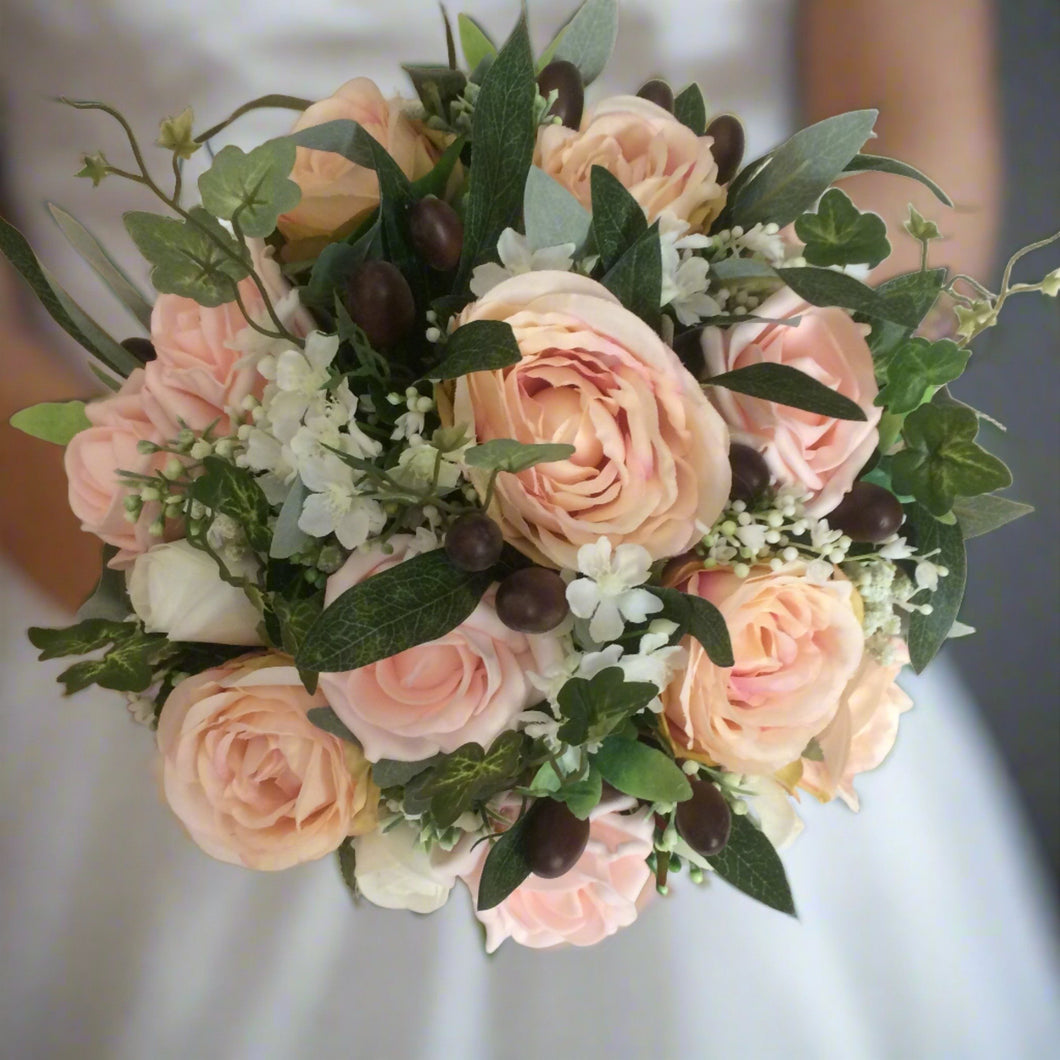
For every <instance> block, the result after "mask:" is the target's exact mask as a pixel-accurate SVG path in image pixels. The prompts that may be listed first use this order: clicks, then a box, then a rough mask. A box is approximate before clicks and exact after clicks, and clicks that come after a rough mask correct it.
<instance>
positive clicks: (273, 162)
mask: <svg viewBox="0 0 1060 1060" xmlns="http://www.w3.org/2000/svg"><path fill="white" fill-rule="evenodd" d="M295 154H296V148H295V146H294V144H293V143H291V142H290V141H289V140H286V139H278V140H269V141H268V142H267V143H263V144H261V145H260V146H259V147H255V148H254V149H253V150H252V151H251V152H250V153H249V154H248V153H247V152H245V151H243V150H241V149H240V148H238V147H236V146H235V145H234V144H229V145H228V146H227V147H223V148H222V149H221V150H220V151H219V152H218V154H217V155H216V156H215V157H214V160H213V164H212V165H211V166H210V168H209V169H208V170H207V171H206V172H205V173H203V174H202V176H200V177H199V194H200V195H201V196H202V205H203V207H204V208H205V209H207V210H209V212H210V213H212V214H213V215H214V217H220V218H222V219H224V220H226V221H233V223H234V224H238V225H239V227H240V228H241V229H242V231H243V233H244V234H245V235H248V236H260V237H264V236H267V235H270V234H271V233H272V232H273V230H274V229H275V228H276V220H277V218H278V217H279V216H280V214H282V213H286V212H287V211H288V210H293V209H294V208H295V207H296V206H297V205H298V203H299V201H300V200H301V198H302V190H301V188H299V187H298V185H297V184H296V183H295V182H294V181H293V180H291V179H290V176H289V174H290V172H291V170H292V168H293V167H294V160H295Z"/></svg>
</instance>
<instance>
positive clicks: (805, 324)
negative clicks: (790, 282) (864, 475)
mask: <svg viewBox="0 0 1060 1060" xmlns="http://www.w3.org/2000/svg"><path fill="white" fill-rule="evenodd" d="M755 313H756V314H757V315H758V316H763V317H771V318H773V319H776V320H785V319H788V318H789V317H795V316H798V317H800V318H801V319H800V320H799V323H797V324H762V323H749V324H738V325H736V327H733V328H729V329H728V330H727V331H722V330H721V329H719V328H704V329H703V336H702V345H703V354H704V358H705V360H706V366H707V370H708V372H709V373H710V375H720V374H721V373H722V372H731V371H733V370H735V369H737V368H746V367H747V366H748V365H751V364H763V363H767V364H786V365H788V366H789V367H791V368H798V369H799V370H800V371H802V372H805V373H806V374H807V375H810V376H812V377H813V378H814V379H816V380H818V381H819V382H822V383H824V384H825V385H826V386H828V387H830V388H831V389H832V390H835V391H837V392H838V393H840V394H842V395H843V396H844V397H848V398H850V399H851V401H854V402H855V403H856V404H858V405H859V406H860V407H861V408H862V409H863V410H864V412H865V417H866V418H865V420H864V421H855V420H837V419H833V418H832V417H830V416H821V415H819V414H817V413H815V412H804V411H802V410H801V409H796V408H792V407H791V406H790V405H778V404H777V403H776V402H773V401H766V400H764V399H762V398H753V397H748V396H747V395H745V394H738V393H736V391H734V390H724V389H722V388H721V387H712V388H711V399H712V400H713V402H714V404H715V405H716V406H717V408H718V411H719V412H720V413H721V414H722V416H724V417H725V422H726V423H727V424H728V425H729V430H730V431H731V432H732V438H733V441H734V442H742V443H743V444H745V445H750V446H753V447H754V448H755V449H758V450H759V451H760V452H761V453H762V455H763V456H764V457H765V460H766V463H767V464H768V465H769V470H770V471H771V472H772V473H773V475H774V477H775V478H777V479H778V480H779V481H780V482H781V483H784V484H790V485H800V486H803V487H804V488H805V489H806V490H808V491H809V492H810V493H811V494H812V499H811V500H810V502H809V503H808V504H807V507H806V510H807V512H808V513H809V514H810V515H814V516H822V515H825V514H826V513H828V512H830V511H831V510H832V509H833V508H834V507H835V506H836V505H837V504H838V503H839V502H840V501H841V500H842V499H843V494H844V493H846V492H847V490H849V489H850V487H851V486H852V485H853V484H854V477H855V476H856V475H857V473H858V471H860V470H861V468H862V467H863V466H864V464H865V462H866V461H867V460H868V459H869V457H870V456H871V455H872V452H873V450H874V449H875V448H876V443H877V442H878V441H879V433H878V431H877V429H876V428H877V425H878V424H879V422H880V415H881V413H882V412H883V410H882V409H881V408H879V407H877V406H875V405H873V401H874V399H875V397H876V394H877V393H878V388H877V386H876V374H875V369H874V368H873V363H872V352H871V351H870V350H869V347H868V344H867V343H866V342H865V336H866V334H868V330H869V328H868V325H866V324H855V323H854V321H853V320H851V319H850V316H849V315H848V314H847V313H845V312H844V311H843V310H842V309H836V308H834V307H826V308H820V307H817V306H811V305H808V304H807V303H806V302H804V301H802V299H801V298H799V297H798V295H796V294H795V293H794V292H793V291H791V290H790V289H788V288H784V289H782V290H780V291H778V292H777V293H776V294H774V295H772V296H771V297H769V298H767V299H766V300H765V301H764V302H763V303H762V304H761V305H760V306H759V307H758V308H757V309H756V310H755Z"/></svg>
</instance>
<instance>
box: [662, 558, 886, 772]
mask: <svg viewBox="0 0 1060 1060" xmlns="http://www.w3.org/2000/svg"><path fill="white" fill-rule="evenodd" d="M806 575H807V565H806V564H805V563H804V562H803V561H801V560H795V561H794V562H792V563H788V564H785V565H784V566H783V567H781V568H780V569H779V570H776V571H773V570H770V569H769V568H756V569H754V570H753V571H752V572H751V574H750V575H749V576H748V577H746V578H738V577H736V575H735V574H733V573H732V572H731V571H728V570H709V571H708V570H700V571H697V572H695V573H693V574H692V575H691V576H690V577H688V578H687V580H684V581H683V582H682V583H681V584H679V585H678V586H677V587H678V588H679V589H681V590H683V591H684V592H686V593H691V594H693V595H694V596H701V597H703V598H704V599H706V600H709V601H710V602H711V603H713V604H714V605H715V606H716V607H717V608H718V609H719V610H720V611H721V613H722V615H723V617H724V618H725V624H726V625H727V626H728V628H729V636H730V637H731V639H732V649H733V658H734V659H735V665H734V666H732V667H719V666H715V665H714V663H712V662H711V661H710V658H709V657H708V656H707V653H706V652H705V651H704V650H703V648H702V646H701V645H700V644H699V643H698V642H697V641H694V640H691V639H689V640H688V641H687V642H686V646H687V647H688V650H689V656H688V666H687V668H686V669H685V672H684V674H682V675H679V676H678V677H676V678H675V679H674V680H673V681H672V682H671V683H670V685H669V687H667V688H666V689H665V690H664V692H663V694H662V701H663V708H664V710H665V713H666V717H667V720H668V721H669V725H670V735H671V738H672V740H673V742H674V747H675V749H676V750H677V753H678V754H679V755H680V754H681V752H682V751H689V752H691V753H692V754H694V755H696V756H705V757H707V758H709V759H711V760H712V761H714V762H717V763H719V764H720V765H722V766H724V767H725V768H726V769H730V770H733V771H734V772H738V773H772V772H774V771H775V770H778V769H780V768H782V767H783V766H785V765H788V764H789V763H791V762H794V761H795V760H796V759H798V758H799V756H800V755H801V754H802V752H803V750H804V749H805V747H806V745H807V744H808V743H809V742H810V740H811V739H812V738H813V737H815V736H817V735H819V734H820V733H821V731H822V730H823V729H824V728H825V726H826V725H828V724H829V722H831V721H832V719H833V718H834V717H835V715H836V712H837V711H838V709H839V703H840V699H841V697H842V695H843V692H844V690H845V689H846V687H847V684H848V682H849V681H850V679H851V678H852V677H853V675H854V673H855V671H856V670H857V668H858V666H859V665H860V664H861V658H862V655H863V653H864V644H865V638H864V634H863V633H862V629H861V622H860V619H859V617H858V615H857V614H856V613H855V611H854V606H853V603H854V601H853V593H854V589H853V586H852V585H851V584H850V582H848V581H847V580H846V579H844V578H841V577H835V578H832V579H831V580H830V581H827V582H824V583H818V582H814V581H811V580H810V579H809V578H808V577H807V576H806Z"/></svg>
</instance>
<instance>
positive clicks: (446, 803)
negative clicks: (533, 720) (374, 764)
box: [408, 731, 526, 828]
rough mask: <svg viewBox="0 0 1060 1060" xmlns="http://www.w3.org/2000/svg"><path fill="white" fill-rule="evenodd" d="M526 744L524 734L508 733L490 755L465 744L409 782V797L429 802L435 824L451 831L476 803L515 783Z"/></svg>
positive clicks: (477, 746) (496, 741) (499, 739)
mask: <svg viewBox="0 0 1060 1060" xmlns="http://www.w3.org/2000/svg"><path fill="white" fill-rule="evenodd" d="M525 743H526V737H525V736H523V734H522V733H519V732H512V731H509V732H504V733H501V735H500V736H498V737H497V739H496V740H494V741H493V743H492V744H491V745H490V748H489V750H488V751H485V750H483V748H482V746H481V745H480V744H477V743H466V744H463V745H462V746H460V747H458V748H457V749H456V750H455V751H453V752H452V753H451V754H448V755H445V756H444V757H442V758H441V759H440V760H439V761H438V762H437V764H436V765H435V766H434V767H433V768H432V769H431V770H430V771H429V772H425V773H421V774H420V775H419V776H418V777H416V778H415V779H414V780H412V781H410V782H409V784H408V788H409V790H410V794H411V795H412V796H413V797H414V798H416V799H429V800H430V804H431V816H432V817H433V818H434V820H435V823H436V824H438V825H439V826H440V827H442V828H448V827H449V826H450V825H451V824H453V823H454V822H455V821H456V819H457V818H458V817H459V816H460V815H461V814H462V813H464V812H465V811H467V810H470V809H471V808H472V807H473V806H474V805H475V804H476V803H480V802H484V801H485V800H486V799H488V798H490V796H492V795H496V794H497V793H498V792H500V791H504V790H506V789H508V788H510V787H511V786H512V785H513V784H514V783H515V779H516V777H517V776H518V774H519V769H520V766H521V764H522V756H523V747H524V745H525Z"/></svg>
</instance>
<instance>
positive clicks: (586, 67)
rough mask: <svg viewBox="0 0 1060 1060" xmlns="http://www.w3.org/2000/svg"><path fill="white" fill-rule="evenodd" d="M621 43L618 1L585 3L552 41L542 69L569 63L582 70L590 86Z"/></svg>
mask: <svg viewBox="0 0 1060 1060" xmlns="http://www.w3.org/2000/svg"><path fill="white" fill-rule="evenodd" d="M617 39H618V0H584V3H583V4H582V5H581V6H580V7H579V8H578V10H577V11H575V12H574V14H573V15H572V16H571V18H570V21H569V22H567V24H566V25H565V26H563V27H562V28H561V29H560V31H559V32H558V33H557V34H556V35H555V37H553V38H552V42H551V43H550V44H549V46H548V47H547V48H546V49H545V51H544V53H543V54H542V56H541V59H540V61H539V62H538V69H539V70H540V69H543V68H544V67H545V66H547V65H548V64H549V63H550V62H552V61H553V60H554V59H566V60H567V62H570V63H574V65H575V66H576V67H577V68H578V72H579V73H580V74H581V75H582V82H583V83H584V84H585V85H590V84H592V83H593V81H595V80H596V79H597V78H598V77H599V76H600V74H601V73H603V70H604V67H605V66H607V63H608V60H609V59H610V58H611V53H612V52H613V51H614V50H615V41H616V40H617Z"/></svg>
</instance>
